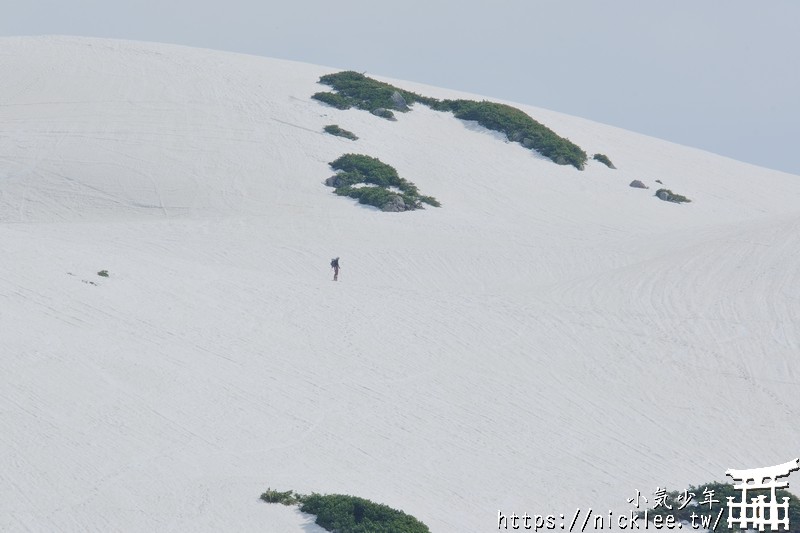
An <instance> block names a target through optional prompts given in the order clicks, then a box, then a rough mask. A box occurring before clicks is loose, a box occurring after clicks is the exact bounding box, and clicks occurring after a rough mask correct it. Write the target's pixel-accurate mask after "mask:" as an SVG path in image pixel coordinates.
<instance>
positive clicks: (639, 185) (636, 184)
mask: <svg viewBox="0 0 800 533" xmlns="http://www.w3.org/2000/svg"><path fill="white" fill-rule="evenodd" d="M629 186H630V187H633V188H634V189H649V188H650V187H648V186H647V185H645V184H644V183H642V182H641V181H639V180H633V181H632V182H631V183H630V185H629Z"/></svg>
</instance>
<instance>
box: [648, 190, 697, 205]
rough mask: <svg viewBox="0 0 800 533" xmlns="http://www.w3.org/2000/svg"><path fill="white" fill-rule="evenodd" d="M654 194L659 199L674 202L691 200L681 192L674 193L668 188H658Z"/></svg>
mask: <svg viewBox="0 0 800 533" xmlns="http://www.w3.org/2000/svg"><path fill="white" fill-rule="evenodd" d="M656 196H657V197H658V198H659V200H664V201H665V202H674V203H676V204H680V203H683V202H691V200H689V199H688V198H686V197H685V196H683V195H681V194H675V193H674V192H672V191H671V190H669V189H658V190H657V191H656Z"/></svg>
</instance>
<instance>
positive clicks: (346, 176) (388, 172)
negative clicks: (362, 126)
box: [325, 154, 441, 211]
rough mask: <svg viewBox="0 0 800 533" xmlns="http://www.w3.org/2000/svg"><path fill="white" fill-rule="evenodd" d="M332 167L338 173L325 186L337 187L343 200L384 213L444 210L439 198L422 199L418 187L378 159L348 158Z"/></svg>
mask: <svg viewBox="0 0 800 533" xmlns="http://www.w3.org/2000/svg"><path fill="white" fill-rule="evenodd" d="M329 164H330V166H331V168H333V169H334V170H336V171H337V173H336V174H335V175H334V176H331V177H330V178H328V179H327V180H326V181H325V184H326V185H328V186H329V187H334V188H335V189H336V190H335V191H334V192H335V193H336V194H338V195H340V196H348V197H350V198H355V199H357V200H358V201H359V202H360V203H362V204H366V205H372V206H375V207H377V208H379V209H381V210H383V211H411V210H414V209H422V207H423V206H422V204H423V203H425V204H428V205H432V206H434V207H440V206H441V204H439V202H438V201H437V200H436V199H435V198H433V197H431V196H424V195H421V194H420V193H419V189H417V186H416V185H414V184H413V183H412V182H410V181H408V180H406V179H404V178H401V177H400V176H399V175H398V173H397V170H395V168H394V167H392V166H390V165H387V164H386V163H384V162H382V161H381V160H380V159H378V158H375V157H370V156H368V155H362V154H345V155H343V156H341V157H340V158H338V159H336V160H335V161H333V162H331V163H329ZM355 185H361V186H359V187H355ZM393 189H395V190H393Z"/></svg>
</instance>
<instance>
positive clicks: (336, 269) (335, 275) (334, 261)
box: [331, 257, 339, 281]
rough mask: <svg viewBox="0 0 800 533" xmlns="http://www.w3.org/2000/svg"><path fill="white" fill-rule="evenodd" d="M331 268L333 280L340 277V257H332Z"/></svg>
mask: <svg viewBox="0 0 800 533" xmlns="http://www.w3.org/2000/svg"><path fill="white" fill-rule="evenodd" d="M331 268H332V269H333V281H337V280H338V279H339V258H338V257H337V258H336V259H331Z"/></svg>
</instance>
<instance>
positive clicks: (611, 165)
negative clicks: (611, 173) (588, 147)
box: [592, 154, 617, 168]
mask: <svg viewBox="0 0 800 533" xmlns="http://www.w3.org/2000/svg"><path fill="white" fill-rule="evenodd" d="M592 159H594V160H595V161H600V162H601V163H603V164H604V165H605V166H607V167H608V168H617V167H615V166H614V163H612V162H611V160H610V159H609V158H608V156H607V155H605V154H594V155H593V156H592Z"/></svg>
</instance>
